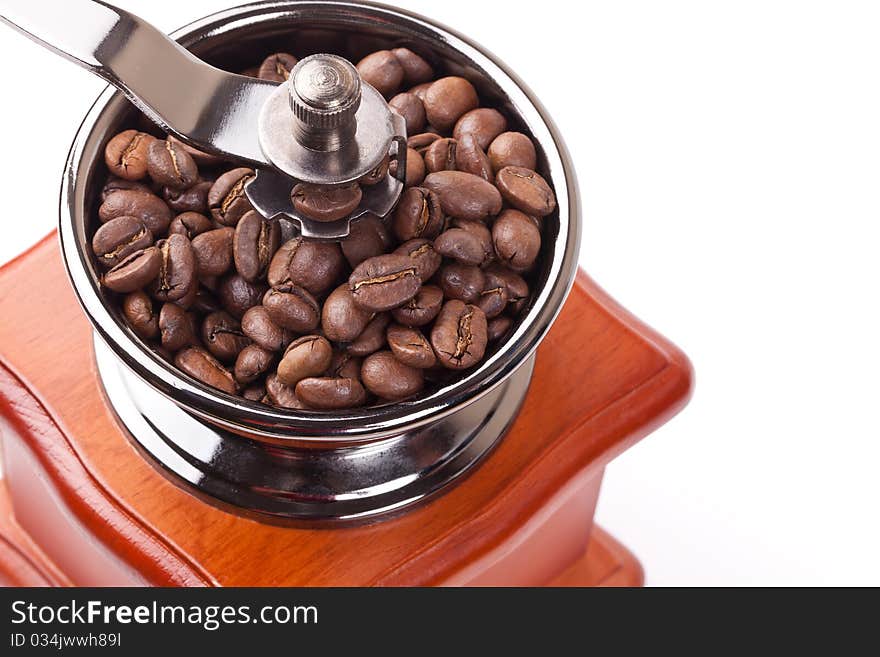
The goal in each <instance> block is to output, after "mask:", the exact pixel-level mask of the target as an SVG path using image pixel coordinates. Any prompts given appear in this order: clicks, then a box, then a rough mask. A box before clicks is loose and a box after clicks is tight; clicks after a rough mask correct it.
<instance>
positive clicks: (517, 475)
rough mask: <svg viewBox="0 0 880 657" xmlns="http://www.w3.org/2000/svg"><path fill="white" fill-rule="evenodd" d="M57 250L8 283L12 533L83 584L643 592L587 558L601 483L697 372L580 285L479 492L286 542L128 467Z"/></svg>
mask: <svg viewBox="0 0 880 657" xmlns="http://www.w3.org/2000/svg"><path fill="white" fill-rule="evenodd" d="M55 239H56V238H55V236H54V235H52V236H49V237H47V238H46V239H45V240H44V241H43V242H41V243H40V244H39V245H37V246H36V247H34V248H33V249H32V250H31V251H29V252H28V253H27V254H24V255H23V256H21V257H20V258H18V259H17V260H16V261H14V262H12V263H10V264H9V265H7V266H5V267H3V268H2V269H0V318H10V317H15V318H16V319H15V321H14V322H13V321H8V320H7V319H3V320H2V321H0V364H2V365H3V366H4V368H5V369H2V370H0V416H3V417H4V418H5V419H6V425H5V426H4V427H3V429H2V433H3V448H4V459H5V460H6V461H7V464H8V471H7V472H8V480H9V486H10V490H11V494H12V499H13V504H14V510H15V516H16V519H17V522H18V523H19V524H20V525H21V526H22V527H23V528H24V529H25V530H26V531H27V532H28V534H30V535H31V536H32V537H33V538H34V539H35V540H36V541H37V542H38V543H39V544H40V546H41V549H42V550H43V551H44V552H45V554H46V555H47V556H48V557H49V558H51V560H52V561H54V562H55V563H57V564H58V565H59V567H61V569H62V570H63V571H64V573H65V574H66V575H67V576H69V577H70V579H71V580H72V581H73V582H74V583H76V584H89V583H108V582H112V583H135V582H136V583H148V584H162V583H168V584H171V583H174V584H214V583H216V584H222V585H258V586H273V585H343V586H345V585H364V584H381V585H428V584H468V583H470V584H474V583H487V584H543V583H548V582H550V581H551V580H552V581H560V580H558V578H559V577H562V578H563V580H564V581H566V582H568V583H577V582H582V583H595V582H597V581H598V579H597V577H598V576H597V575H596V573H595V572H593V571H592V570H590V567H591V566H590V563H587V564H586V565H585V564H584V563H583V561H584V559H587V560H588V561H589V555H590V554H598V555H600V556H601V554H604V555H605V556H604V557H602V559H604V561H602V563H604V564H605V567H604V570H603V569H602V568H599V566H598V565H597V566H596V568H597V569H598V570H603V573H607V572H608V564H613V563H624V564H628V565H624V566H621V568H620V570H621V572H622V573H624V574H626V576H625V577H624V576H620V577H619V578H618V579H620V582H621V583H638V581H639V576H636V575H633V574H632V573H638V572H640V571H638V569H637V568H636V569H635V570H634V569H633V566H632V563H633V562H628V561H627V560H626V559H625V558H623V557H621V556H620V555H621V554H624V552H625V551H624V552H620V550H618V551H617V552H615V549H613V546H612V547H608V546H609V545H611V544H610V543H608V542H607V541H606V542H604V543H602V544H603V545H604V546H605V547H604V548H603V549H604V550H605V552H604V553H601V551H600V552H597V550H599V548H594V547H592V545H593V544H591V547H590V549H589V550H588V551H587V555H588V556H587V557H583V555H584V550H585V548H586V546H587V538H588V536H589V532H590V529H591V526H592V515H593V509H594V506H595V500H596V496H597V495H598V489H599V484H600V481H601V475H602V471H603V468H604V466H605V465H606V464H607V463H608V461H610V460H611V459H612V458H613V457H614V456H616V455H617V454H619V453H620V452H622V451H623V450H625V449H626V448H628V447H629V446H630V445H632V444H633V443H634V442H636V441H637V440H639V439H640V438H641V437H643V436H644V435H646V434H647V433H649V432H650V431H651V430H652V429H653V428H655V427H656V426H658V425H659V424H661V423H663V422H664V421H666V420H667V419H668V418H669V417H671V416H672V415H673V414H674V413H675V412H677V411H678V410H679V409H680V408H682V407H683V406H684V404H685V403H686V401H687V399H688V396H689V393H690V387H691V369H690V365H689V363H688V361H687V359H686V358H685V356H684V355H683V354H682V353H681V352H680V351H679V350H678V349H676V348H675V347H674V346H673V345H671V344H670V343H669V342H668V341H666V340H665V339H663V338H662V337H661V336H659V335H658V334H657V333H655V332H653V331H652V330H651V329H649V328H648V327H646V326H644V325H643V324H642V323H640V322H639V321H638V320H636V319H635V318H634V317H632V316H631V315H630V314H629V313H627V312H626V311H625V310H623V309H622V308H621V307H620V306H618V305H617V304H616V303H614V302H613V301H612V300H611V299H610V298H609V297H608V296H607V295H606V294H605V293H604V292H603V291H602V290H601V289H600V288H598V286H596V285H595V283H593V282H592V281H591V280H590V279H589V278H588V277H586V275H583V274H581V275H580V276H579V278H578V282H577V284H576V286H575V288H574V290H573V292H572V295H571V297H570V299H569V301H568V303H567V304H566V307H565V309H564V310H563V313H562V315H561V316H560V319H559V320H558V322H557V323H556V324H555V326H554V328H553V329H552V331H551V332H550V334H549V335H548V337H547V339H546V340H545V341H544V343H543V344H542V346H541V348H540V349H539V355H538V359H537V365H536V369H535V374H534V379H533V385H532V389H531V392H530V394H529V396H528V398H527V400H526V403H525V405H524V407H523V409H522V412H521V413H520V415H519V417H518V419H517V420H516V422H515V423H514V425H513V427H512V428H511V430H510V432H509V433H508V435H507V436H505V438H504V440H503V441H502V442H501V444H500V445H499V447H498V448H497V449H496V450H495V451H494V452H493V453H492V454H491V455H490V456H489V458H487V459H486V461H485V462H484V463H483V464H481V466H480V467H479V468H478V469H477V470H476V471H475V472H474V473H473V474H472V475H470V476H469V477H468V478H467V479H466V480H465V481H463V482H462V483H461V484H459V485H458V486H456V487H454V488H453V489H452V490H450V491H449V492H448V493H446V494H444V495H442V496H440V497H438V498H437V499H436V500H434V501H433V502H431V503H430V504H427V505H425V506H423V507H420V508H418V509H416V510H413V511H411V512H409V513H406V514H404V515H402V516H401V517H400V518H396V519H393V520H390V521H385V522H380V523H377V524H374V525H370V526H366V527H356V528H347V529H334V530H316V529H290V528H282V527H275V526H269V525H263V524H259V523H256V522H253V521H250V520H246V519H243V518H240V517H238V516H236V515H233V514H230V513H227V512H224V511H220V510H218V509H215V508H213V507H211V506H208V505H206V504H204V503H203V502H200V501H198V500H197V499H196V498H194V497H192V496H191V495H189V494H188V493H186V492H184V491H182V490H179V489H178V488H176V487H175V486H173V485H172V484H171V483H169V481H168V480H166V479H165V478H164V477H163V476H162V475H160V474H159V473H157V472H156V471H155V470H153V468H152V467H151V466H150V465H149V464H148V463H147V462H146V461H144V460H143V459H142V458H141V457H140V456H139V455H138V454H137V453H136V452H135V451H134V449H133V448H132V446H131V445H130V444H129V442H128V441H127V439H126V438H125V437H124V435H123V434H122V432H121V430H120V428H119V426H118V425H117V423H116V421H115V420H114V418H113V416H112V414H111V412H110V411H109V409H108V408H107V407H106V405H105V402H104V400H103V398H102V396H101V393H100V387H99V382H98V380H97V377H96V373H95V367H94V363H93V356H92V351H91V331H90V327H89V325H88V323H87V321H86V320H85V318H84V316H83V315H82V312H81V310H80V308H79V307H78V305H77V304H76V302H75V299H74V297H73V293H72V291H71V290H70V288H69V284H68V282H67V279H66V276H65V275H64V272H63V267H62V264H61V261H60V256H59V255H58V250H57V246H56V243H55ZM33 290H40V294H33ZM560 382H564V385H561V384H560ZM38 475H40V476H38ZM38 482H42V483H38ZM41 486H42V488H41ZM600 542H601V541H600ZM615 554H616V555H617V556H613V555H615ZM65 555H66V556H65ZM608 555H612V556H613V558H612V557H609V556H608ZM592 558H593V560H597V561H596V563H597V564H598V563H599V562H600V561H601V559H600V558H599V556H597V557H592ZM615 560H616V561H615ZM62 562H63V563H62ZM578 564H580V566H579V565H578ZM612 569H613V568H612ZM627 573H628V574H627ZM566 577H567V578H568V579H565V578H566ZM554 578H557V579H555V580H554ZM609 581H613V577H612V578H611V579H610V580H609Z"/></svg>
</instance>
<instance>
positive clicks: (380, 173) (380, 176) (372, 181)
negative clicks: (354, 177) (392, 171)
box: [358, 155, 389, 187]
mask: <svg viewBox="0 0 880 657" xmlns="http://www.w3.org/2000/svg"><path fill="white" fill-rule="evenodd" d="M388 160H389V158H388V156H387V155H386V156H385V157H384V158H382V161H381V162H379V164H378V165H376V166H375V167H373V169H372V170H371V171H370V172H369V173H368V174H366V175H365V176H361V177H360V178H358V184H359V185H364V186H366V187H370V186H371V185H378V184H379V183H380V182H382V181H383V180H385V178H386V177H387V176H388V166H389V164H388Z"/></svg>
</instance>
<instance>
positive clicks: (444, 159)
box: [423, 138, 458, 173]
mask: <svg viewBox="0 0 880 657" xmlns="http://www.w3.org/2000/svg"><path fill="white" fill-rule="evenodd" d="M457 149H458V142H457V141H456V140H455V139H450V138H446V139H438V140H437V141H435V142H434V143H433V144H431V145H430V146H428V147H427V148H426V149H425V152H424V154H423V157H424V158H425V168H426V169H427V170H428V172H429V173H434V172H436V171H455V168H456V167H455V157H456V151H457Z"/></svg>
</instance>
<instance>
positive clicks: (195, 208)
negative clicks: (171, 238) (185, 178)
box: [162, 180, 214, 223]
mask: <svg viewBox="0 0 880 657" xmlns="http://www.w3.org/2000/svg"><path fill="white" fill-rule="evenodd" d="M213 186H214V183H212V182H209V181H207V180H206V181H203V182H197V183H196V184H195V185H193V186H192V187H187V188H186V189H174V188H173V187H165V188H164V189H163V190H162V198H164V199H165V202H166V203H167V204H168V207H170V208H171V209H172V210H174V211H175V212H207V211H208V192H210V191H211V187H213ZM172 223H174V222H172Z"/></svg>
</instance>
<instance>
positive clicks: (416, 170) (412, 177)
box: [388, 148, 425, 187]
mask: <svg viewBox="0 0 880 657" xmlns="http://www.w3.org/2000/svg"><path fill="white" fill-rule="evenodd" d="M388 171H389V173H390V174H391V175H392V176H395V177H397V160H395V161H393V162H392V163H391V164H390V165H389V167H388ZM424 179H425V161H424V160H423V159H422V156H421V155H419V153H418V151H416V150H415V149H413V148H407V149H406V181H405V182H404V187H415V186H416V185H421V184H422V181H423V180H424Z"/></svg>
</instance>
